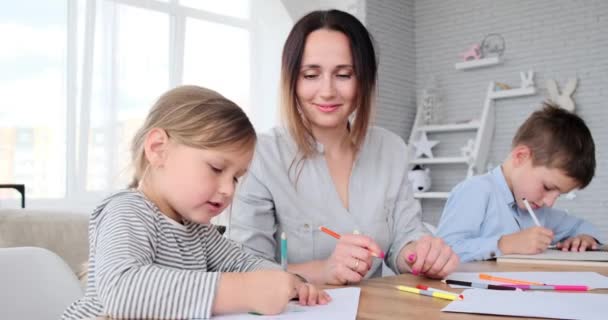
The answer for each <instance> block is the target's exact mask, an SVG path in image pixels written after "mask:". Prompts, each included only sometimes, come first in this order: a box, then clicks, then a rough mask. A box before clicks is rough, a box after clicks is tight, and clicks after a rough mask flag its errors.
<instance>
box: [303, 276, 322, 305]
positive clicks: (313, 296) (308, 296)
mask: <svg viewBox="0 0 608 320" xmlns="http://www.w3.org/2000/svg"><path fill="white" fill-rule="evenodd" d="M295 285H296V291H297V292H298V301H299V303H300V305H303V306H315V305H317V304H327V303H328V302H330V301H331V297H330V296H329V294H327V292H325V290H322V289H319V288H317V287H316V286H315V285H313V284H310V283H307V282H303V281H302V280H300V279H299V278H298V277H296V284H295Z"/></svg>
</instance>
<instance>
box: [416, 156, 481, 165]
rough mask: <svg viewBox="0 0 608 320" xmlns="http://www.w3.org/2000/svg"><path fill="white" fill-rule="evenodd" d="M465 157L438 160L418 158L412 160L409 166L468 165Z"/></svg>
mask: <svg viewBox="0 0 608 320" xmlns="http://www.w3.org/2000/svg"><path fill="white" fill-rule="evenodd" d="M468 162H469V159H468V158H465V157H440V158H418V159H412V160H411V161H410V163H411V164H449V163H468Z"/></svg>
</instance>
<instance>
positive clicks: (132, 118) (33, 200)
mask: <svg viewBox="0 0 608 320" xmlns="http://www.w3.org/2000/svg"><path fill="white" fill-rule="evenodd" d="M264 15H266V17H265V16H264ZM269 16H272V19H269V18H268V17H269ZM291 23H292V21H291V19H290V18H289V17H288V14H287V12H286V11H285V9H284V8H283V6H282V3H281V1H279V0H268V1H265V2H264V5H256V7H253V6H251V0H231V1H211V0H204V1H203V0H201V1H199V0H164V1H161V0H74V1H70V0H49V1H42V2H41V1H35V0H21V1H6V2H3V3H2V4H1V5H0V39H1V40H2V41H3V43H5V44H10V45H7V46H4V47H3V49H2V50H0V68H1V69H2V70H3V72H2V74H0V95H1V96H2V97H3V103H2V104H0V183H24V184H25V185H26V190H27V198H28V202H27V206H28V207H30V208H32V207H44V208H49V207H58V208H66V207H69V208H77V209H79V208H86V209H91V208H92V207H94V205H95V204H96V203H97V202H98V201H99V200H100V199H101V198H102V197H103V196H105V195H107V194H108V193H110V192H112V191H113V190H117V189H119V188H123V187H125V186H126V185H127V183H128V182H129V180H130V177H131V169H130V150H129V148H130V140H131V138H132V136H133V134H134V132H135V130H136V129H138V128H139V126H140V125H141V124H142V122H143V119H144V117H145V116H146V114H147V111H148V109H149V108H150V107H151V105H152V103H153V102H154V101H155V100H156V98H157V97H158V96H159V95H160V94H161V93H163V92H164V91H166V90H167V89H169V88H171V87H174V86H177V85H180V84H195V85H201V86H206V87H209V88H211V89H214V90H216V91H218V92H220V93H222V94H223V95H225V96H226V97H228V98H230V99H231V100H233V101H235V102H236V103H237V104H239V105H240V106H241V107H243V109H245V111H246V112H247V113H248V114H249V115H250V117H252V120H253V122H254V125H255V124H256V123H263V126H264V127H263V129H264V128H268V127H270V126H271V124H272V121H269V120H267V119H274V113H275V112H276V104H274V103H275V99H274V97H276V96H277V92H276V86H277V84H278V78H279V74H278V68H277V65H278V64H279V63H280V47H281V45H282V43H283V41H284V37H283V35H284V36H286V34H287V32H288V31H289V28H290V27H291ZM279 30H284V31H279ZM279 35H280V36H279ZM254 39H255V40H256V41H254ZM264 50H267V51H270V50H271V51H272V52H266V51H264ZM256 52H257V53H256ZM256 57H257V58H256ZM254 59H256V60H255V62H254ZM268 61H270V62H271V64H272V65H270V68H269V67H268V64H267V62H268ZM261 72H263V73H264V74H260V73H261ZM254 73H257V74H258V76H257V77H256V79H258V78H260V77H261V78H262V79H263V80H264V81H255V82H254V81H252V80H251V78H252V76H253V75H254ZM265 83H267V84H268V85H266V84H265ZM268 97H272V98H268ZM254 100H255V101H258V103H257V106H256V107H255V108H254V107H253V106H252V103H251V101H254ZM260 101H261V103H260ZM267 113H270V116H268V114H267ZM252 115H253V116H252ZM260 119H263V120H260ZM7 199H8V200H7ZM13 203H14V207H17V206H18V203H19V196H18V194H15V193H14V192H10V191H6V190H0V207H8V206H11V207H13Z"/></svg>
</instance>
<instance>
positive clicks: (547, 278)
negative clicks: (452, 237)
mask: <svg viewBox="0 0 608 320" xmlns="http://www.w3.org/2000/svg"><path fill="white" fill-rule="evenodd" d="M483 273H485V274H489V275H493V276H497V277H503V278H510V279H517V280H524V281H532V282H541V283H546V284H565V285H581V286H588V287H589V288H591V289H608V277H605V276H603V275H601V274H599V273H597V272H483ZM479 274H480V272H454V273H452V274H450V275H449V276H448V279H452V280H461V281H469V282H483V283H492V284H500V282H496V281H488V280H483V279H480V278H479ZM450 287H452V288H465V287H462V286H456V285H450ZM490 291H491V290H490Z"/></svg>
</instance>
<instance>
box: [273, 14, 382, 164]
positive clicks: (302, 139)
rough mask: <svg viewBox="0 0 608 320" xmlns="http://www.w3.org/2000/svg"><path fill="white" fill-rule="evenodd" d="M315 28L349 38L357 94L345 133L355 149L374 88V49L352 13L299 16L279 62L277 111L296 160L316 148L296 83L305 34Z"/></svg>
mask: <svg viewBox="0 0 608 320" xmlns="http://www.w3.org/2000/svg"><path fill="white" fill-rule="evenodd" d="M319 29H328V30H333V31H338V32H341V33H343V34H344V35H346V37H347V38H348V39H349V42H350V48H351V53H352V57H353V68H354V73H355V77H356V81H357V95H356V99H355V116H354V119H353V121H352V123H350V131H349V132H350V133H349V134H350V137H351V140H352V142H353V144H354V146H355V150H356V151H358V150H359V149H360V147H361V145H362V144H363V140H364V139H365V135H366V133H367V128H368V126H369V123H370V121H371V114H372V104H373V101H374V95H375V91H376V75H377V69H378V64H377V60H376V52H375V50H374V45H373V40H372V37H371V35H370V34H369V32H368V31H367V29H366V28H365V27H364V26H363V24H362V23H361V22H360V21H359V20H357V18H355V17H354V16H352V15H350V14H348V13H346V12H343V11H339V10H328V11H313V12H311V13H309V14H307V15H306V16H304V17H302V18H301V19H300V20H299V21H298V22H297V23H296V24H295V25H294V27H293V28H292V29H291V32H290V33H289V36H288V37H287V40H286V41H285V45H284V47H283V57H282V62H281V114H282V117H283V121H284V124H285V126H286V127H287V128H288V130H289V133H290V134H291V135H292V137H293V139H294V140H295V142H296V144H297V146H298V151H299V154H298V157H300V160H303V159H305V158H308V157H310V156H311V155H312V154H313V153H314V152H315V150H316V148H315V141H314V137H313V135H312V130H311V128H310V126H309V124H308V123H307V121H306V119H305V118H304V116H303V115H302V114H301V112H300V110H299V107H298V100H297V94H296V85H297V82H298V76H299V74H300V68H301V64H302V56H303V53H304V47H305V45H306V38H307V37H308V35H309V34H310V33H312V32H314V31H316V30H319ZM294 160H295V159H294Z"/></svg>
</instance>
